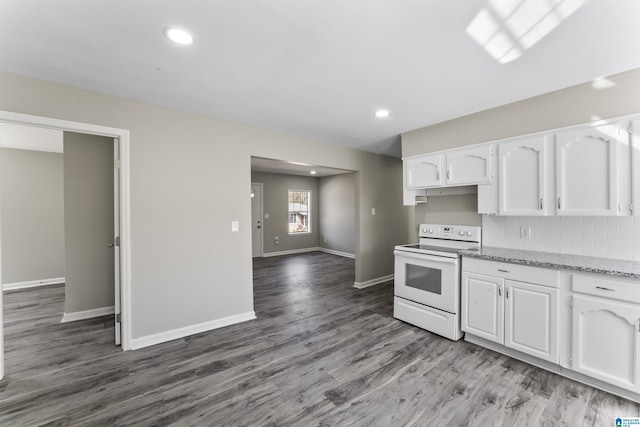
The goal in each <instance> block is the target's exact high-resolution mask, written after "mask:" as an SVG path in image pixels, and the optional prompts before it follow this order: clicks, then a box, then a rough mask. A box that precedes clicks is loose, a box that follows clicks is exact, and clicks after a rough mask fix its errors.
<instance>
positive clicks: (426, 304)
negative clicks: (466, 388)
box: [393, 224, 482, 341]
mask: <svg viewBox="0 0 640 427" xmlns="http://www.w3.org/2000/svg"><path fill="white" fill-rule="evenodd" d="M481 233H482V230H481V227H474V226H461V225H442V224H420V230H419V233H418V236H419V238H420V241H419V243H418V244H412V245H400V246H396V247H395V250H394V251H393V253H394V255H395V270H394V278H395V284H394V299H393V316H394V317H395V318H396V319H400V320H403V321H405V322H407V323H411V324H412V325H416V326H419V327H421V328H422V329H426V330H428V331H430V332H434V333H436V334H438V335H442V336H443V337H446V338H449V339H451V340H454V341H456V340H459V339H460V338H462V331H461V330H460V268H461V262H460V258H461V256H460V254H459V252H460V250H463V249H473V248H479V247H480V245H481V242H482V240H481Z"/></svg>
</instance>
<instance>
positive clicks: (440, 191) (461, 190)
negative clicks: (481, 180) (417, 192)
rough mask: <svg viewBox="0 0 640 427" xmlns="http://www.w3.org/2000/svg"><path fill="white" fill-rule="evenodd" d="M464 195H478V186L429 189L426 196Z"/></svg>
mask: <svg viewBox="0 0 640 427" xmlns="http://www.w3.org/2000/svg"><path fill="white" fill-rule="evenodd" d="M463 194H478V186H477V185H464V186H460V187H442V188H428V189H427V193H426V196H427V197H432V196H460V195H463Z"/></svg>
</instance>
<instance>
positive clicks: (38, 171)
mask: <svg viewBox="0 0 640 427" xmlns="http://www.w3.org/2000/svg"><path fill="white" fill-rule="evenodd" d="M62 167H63V160H62V154H60V153H47V152H43V151H28V150H15V149H11V148H0V220H1V221H0V229H1V230H0V234H1V235H2V243H1V244H2V284H9V283H19V282H30V281H35V280H42V279H54V278H60V277H64V205H63V199H62V197H63V171H62Z"/></svg>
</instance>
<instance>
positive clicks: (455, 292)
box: [394, 251, 460, 314]
mask: <svg viewBox="0 0 640 427" xmlns="http://www.w3.org/2000/svg"><path fill="white" fill-rule="evenodd" d="M394 254H395V270H394V271H395V274H394V278H395V284H394V293H395V295H396V296H397V297H400V298H405V299H408V300H411V301H414V302H417V303H420V304H424V305H428V306H431V307H435V308H439V309H440V310H444V311H448V312H449V313H454V314H456V313H457V312H458V309H459V306H460V297H459V295H460V267H459V265H460V263H459V261H458V258H447V257H441V256H437V255H427V254H419V253H412V252H405V251H394Z"/></svg>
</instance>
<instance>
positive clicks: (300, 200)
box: [289, 190, 311, 234]
mask: <svg viewBox="0 0 640 427" xmlns="http://www.w3.org/2000/svg"><path fill="white" fill-rule="evenodd" d="M303 233H311V191H306V190H289V234H303Z"/></svg>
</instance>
